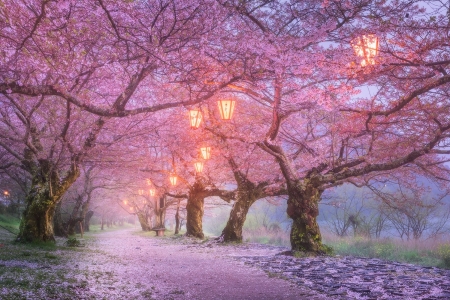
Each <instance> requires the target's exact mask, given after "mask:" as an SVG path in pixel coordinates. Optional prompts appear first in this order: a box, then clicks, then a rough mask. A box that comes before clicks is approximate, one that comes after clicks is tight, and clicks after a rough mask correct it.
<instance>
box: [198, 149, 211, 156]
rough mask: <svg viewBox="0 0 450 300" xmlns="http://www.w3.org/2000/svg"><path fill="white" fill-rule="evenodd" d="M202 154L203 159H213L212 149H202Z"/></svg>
mask: <svg viewBox="0 0 450 300" xmlns="http://www.w3.org/2000/svg"><path fill="white" fill-rule="evenodd" d="M200 152H201V154H202V157H203V159H210V158H211V147H201V148H200Z"/></svg>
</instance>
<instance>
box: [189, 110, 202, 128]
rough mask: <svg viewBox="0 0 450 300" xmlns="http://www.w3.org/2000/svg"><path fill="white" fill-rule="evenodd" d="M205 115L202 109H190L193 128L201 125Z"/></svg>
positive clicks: (190, 120)
mask: <svg viewBox="0 0 450 300" xmlns="http://www.w3.org/2000/svg"><path fill="white" fill-rule="evenodd" d="M202 119H203V115H202V112H201V111H200V109H190V110H189V124H190V125H191V128H192V129H197V128H199V127H200V124H201V122H202Z"/></svg>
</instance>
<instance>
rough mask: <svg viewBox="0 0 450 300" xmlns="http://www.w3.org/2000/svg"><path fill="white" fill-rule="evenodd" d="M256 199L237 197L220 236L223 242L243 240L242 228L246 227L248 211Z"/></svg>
mask: <svg viewBox="0 0 450 300" xmlns="http://www.w3.org/2000/svg"><path fill="white" fill-rule="evenodd" d="M255 201H256V199H252V198H239V197H238V198H237V200H236V202H234V204H233V208H232V209H231V212H230V217H229V218H228V222H227V225H226V226H225V228H224V229H223V231H222V234H221V235H220V237H219V239H218V240H219V241H221V242H238V243H240V242H242V228H243V227H244V223H245V220H246V219H247V213H248V210H249V209H250V207H251V206H252V204H253V203H255Z"/></svg>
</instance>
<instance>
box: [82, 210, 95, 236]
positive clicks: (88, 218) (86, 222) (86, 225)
mask: <svg viewBox="0 0 450 300" xmlns="http://www.w3.org/2000/svg"><path fill="white" fill-rule="evenodd" d="M93 215H94V212H93V211H92V210H90V211H88V212H87V213H86V217H85V218H84V231H85V232H88V231H89V225H90V222H91V218H92V216H93Z"/></svg>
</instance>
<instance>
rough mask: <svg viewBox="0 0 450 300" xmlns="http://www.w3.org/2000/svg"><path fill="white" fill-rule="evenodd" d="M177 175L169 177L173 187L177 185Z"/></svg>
mask: <svg viewBox="0 0 450 300" xmlns="http://www.w3.org/2000/svg"><path fill="white" fill-rule="evenodd" d="M177 179H178V178H177V175H175V174H170V176H169V180H170V184H171V185H176V184H177Z"/></svg>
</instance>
